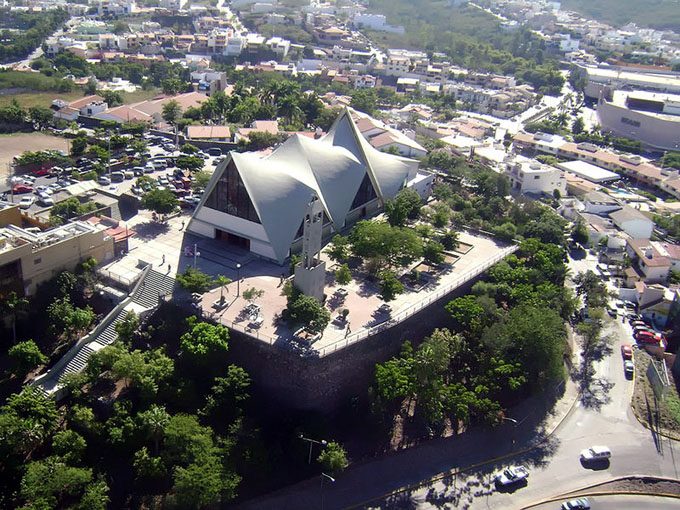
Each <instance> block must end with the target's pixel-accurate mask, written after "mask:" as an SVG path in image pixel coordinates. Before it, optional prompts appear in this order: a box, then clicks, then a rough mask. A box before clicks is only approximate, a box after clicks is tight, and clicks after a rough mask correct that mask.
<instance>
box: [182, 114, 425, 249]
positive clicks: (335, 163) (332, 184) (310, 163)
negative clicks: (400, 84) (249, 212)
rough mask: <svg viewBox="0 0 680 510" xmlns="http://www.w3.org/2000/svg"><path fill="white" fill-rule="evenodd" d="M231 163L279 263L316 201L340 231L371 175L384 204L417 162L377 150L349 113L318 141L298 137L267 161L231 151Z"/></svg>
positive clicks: (291, 138)
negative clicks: (365, 179) (314, 199)
mask: <svg viewBox="0 0 680 510" xmlns="http://www.w3.org/2000/svg"><path fill="white" fill-rule="evenodd" d="M231 159H232V160H233V162H234V164H235V165H236V169H237V170H238V172H239V175H240V176H241V179H242V180H243V184H244V186H245V187H246V190H247V191H248V194H249V195H250V199H251V201H252V203H253V207H254V208H255V210H256V211H257V214H258V216H259V218H260V221H261V222H262V226H263V228H264V230H265V232H266V234H267V237H268V238H269V242H270V243H271V245H272V248H273V250H274V253H275V254H276V257H277V258H278V260H279V262H283V261H284V260H285V259H286V257H287V256H288V250H289V248H290V245H291V243H292V242H293V240H294V239H295V234H296V233H297V231H298V228H299V226H300V223H301V221H302V218H303V217H304V214H305V211H306V208H307V204H308V203H309V201H310V200H311V198H312V196H314V195H316V196H317V197H318V198H319V200H320V201H321V203H322V204H323V207H324V209H325V211H326V214H327V215H328V217H329V218H330V219H331V221H332V222H333V224H334V227H335V229H336V230H340V229H342V228H343V226H344V223H345V219H346V217H347V214H348V213H349V211H350V208H351V206H352V202H353V201H354V197H355V196H356V194H357V191H358V190H359V187H360V186H361V182H362V181H363V179H364V176H365V175H366V174H368V176H369V178H370V179H371V182H372V183H373V187H374V188H375V191H376V194H377V195H378V197H379V198H380V199H381V200H383V201H384V200H386V199H390V198H393V197H394V196H395V195H396V194H397V192H398V191H399V189H400V188H401V187H402V186H403V185H404V184H405V183H406V181H407V179H408V176H409V172H410V171H411V170H412V169H413V166H414V164H415V163H416V162H415V161H414V160H411V159H408V158H403V157H400V156H394V155H391V154H387V153H383V152H380V151H378V150H377V149H375V148H373V147H372V146H371V145H370V144H369V143H368V141H366V140H365V139H364V137H363V136H362V135H361V133H359V131H358V129H357V127H356V125H355V124H354V121H353V120H352V117H351V115H350V114H349V111H348V110H347V109H345V110H344V111H343V112H342V113H341V114H340V115H339V116H338V118H337V119H336V121H335V122H334V124H333V126H332V127H331V129H330V130H329V131H328V133H327V134H326V135H325V136H323V137H322V138H320V139H318V140H313V139H310V138H308V137H304V136H300V135H297V134H296V135H293V136H292V137H290V138H289V139H288V140H286V141H285V142H284V143H283V144H281V145H280V146H279V147H277V148H276V149H275V150H274V151H273V152H272V153H271V154H269V155H268V156H265V157H261V156H259V155H258V154H256V153H236V152H232V153H231ZM227 164H228V161H225V162H224V163H222V165H221V166H220V168H218V170H217V171H216V172H215V175H214V176H213V178H212V179H211V182H210V184H209V185H208V189H207V190H206V194H205V196H206V197H207V196H208V195H209V194H210V193H211V192H212V190H213V188H214V186H215V183H216V182H217V180H218V179H219V177H220V176H221V175H222V173H223V172H224V170H225V169H226V166H227ZM200 207H203V203H201V205H200V206H199V208H200ZM197 211H198V208H197ZM194 214H196V213H194Z"/></svg>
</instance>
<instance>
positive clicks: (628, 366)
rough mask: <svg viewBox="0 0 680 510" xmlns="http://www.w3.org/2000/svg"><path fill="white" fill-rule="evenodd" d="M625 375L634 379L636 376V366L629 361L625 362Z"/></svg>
mask: <svg viewBox="0 0 680 510" xmlns="http://www.w3.org/2000/svg"><path fill="white" fill-rule="evenodd" d="M623 373H624V374H626V377H631V378H632V377H633V375H634V374H635V364H634V363H633V362H632V361H631V360H629V359H627V360H626V361H624V362H623Z"/></svg>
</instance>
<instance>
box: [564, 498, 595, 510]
mask: <svg viewBox="0 0 680 510" xmlns="http://www.w3.org/2000/svg"><path fill="white" fill-rule="evenodd" d="M562 510H590V502H589V501H588V498H579V499H572V500H569V501H565V502H564V503H562Z"/></svg>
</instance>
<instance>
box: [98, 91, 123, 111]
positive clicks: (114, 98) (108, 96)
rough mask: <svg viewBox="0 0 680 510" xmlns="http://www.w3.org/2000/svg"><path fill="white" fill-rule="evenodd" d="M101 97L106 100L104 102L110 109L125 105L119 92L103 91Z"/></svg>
mask: <svg viewBox="0 0 680 510" xmlns="http://www.w3.org/2000/svg"><path fill="white" fill-rule="evenodd" d="M100 95H101V96H102V97H103V98H104V102H105V103H106V104H107V105H108V106H109V108H113V107H114V106H118V105H121V104H123V94H121V93H120V91H118V90H102V91H100Z"/></svg>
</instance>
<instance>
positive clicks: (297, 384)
mask: <svg viewBox="0 0 680 510" xmlns="http://www.w3.org/2000/svg"><path fill="white" fill-rule="evenodd" d="M480 276H481V275H479V276H478V277H477V278H474V279H472V280H470V281H469V282H467V283H466V284H465V285H463V286H461V287H458V288H457V289H455V290H453V291H452V292H451V293H449V294H447V295H445V296H443V297H442V298H441V299H439V300H437V301H435V302H433V303H432V304H431V305H430V306H428V307H426V308H423V309H422V310H421V311H419V312H418V313H416V314H414V315H412V316H411V317H409V318H408V319H406V320H404V321H402V322H400V323H399V324H398V325H397V326H396V327H392V328H389V329H386V330H383V331H380V332H378V333H376V334H375V335H371V336H370V337H367V338H365V339H363V340H361V341H359V342H356V343H353V344H351V345H349V346H347V347H344V348H342V349H339V350H337V351H336V352H333V353H331V354H328V355H326V356H323V357H310V358H303V357H301V356H300V355H298V354H296V353H293V352H291V351H290V350H288V349H287V348H286V346H285V345H284V342H286V340H281V344H280V345H279V344H278V343H274V345H269V344H267V343H266V342H263V341H259V340H256V339H254V338H252V337H250V336H248V335H245V334H244V333H242V332H240V331H236V330H233V329H230V330H229V335H230V340H229V352H230V355H231V356H232V357H233V362H234V363H236V364H237V365H240V366H242V367H243V368H244V369H245V370H246V371H247V372H248V373H249V374H250V377H251V378H252V380H253V386H254V389H255V390H256V391H257V392H258V393H261V394H262V396H263V397H264V398H265V399H268V400H271V402H272V405H277V406H285V407H289V408H294V409H305V410H316V411H320V412H323V413H328V414H331V413H334V412H336V411H338V410H339V409H340V408H342V406H343V405H344V404H346V403H347V402H349V401H350V399H353V398H358V399H359V400H364V399H366V398H367V389H368V387H369V386H370V385H371V384H373V381H374V373H375V364H376V363H383V362H385V361H386V360H388V359H390V358H391V357H393V356H395V355H397V354H398V353H399V351H400V350H401V346H402V344H403V343H404V342H405V341H406V340H409V341H411V343H412V344H413V345H419V344H420V343H421V342H422V341H423V339H424V338H425V337H426V336H428V335H430V334H431V333H432V331H433V329H434V328H435V327H440V328H445V327H451V318H450V316H449V314H448V313H447V312H446V310H445V309H444V305H445V304H446V303H448V301H449V300H451V299H453V298H454V297H456V296H459V295H464V294H466V293H468V292H469V290H470V287H471V286H472V285H473V284H474V282H475V281H477V279H479V277H480Z"/></svg>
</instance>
